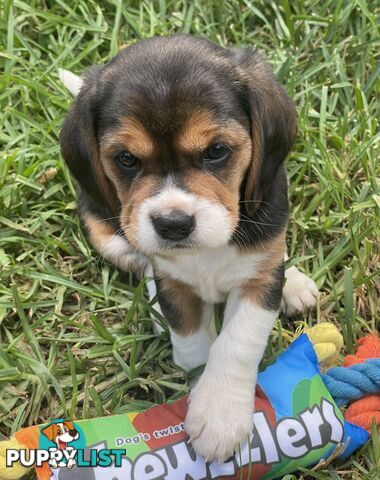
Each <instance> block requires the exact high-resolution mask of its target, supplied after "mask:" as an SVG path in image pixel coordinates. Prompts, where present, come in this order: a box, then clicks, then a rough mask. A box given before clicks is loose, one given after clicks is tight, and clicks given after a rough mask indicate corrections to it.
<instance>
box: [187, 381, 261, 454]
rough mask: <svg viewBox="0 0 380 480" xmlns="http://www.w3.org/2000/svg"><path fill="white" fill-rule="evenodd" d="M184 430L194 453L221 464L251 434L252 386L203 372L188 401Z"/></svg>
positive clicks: (248, 383)
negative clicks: (217, 378)
mask: <svg viewBox="0 0 380 480" xmlns="http://www.w3.org/2000/svg"><path fill="white" fill-rule="evenodd" d="M189 402H190V404H189V410H188V412H187V416H186V419H185V430H186V432H187V433H188V434H189V436H190V442H191V445H192V446H193V448H194V450H195V451H196V452H197V453H198V454H199V455H201V456H203V457H204V458H205V459H206V460H208V461H212V460H216V461H219V462H222V461H224V460H226V459H227V458H229V457H230V456H231V455H233V453H234V451H237V450H238V448H239V445H241V447H242V446H243V445H244V444H245V443H246V442H247V440H248V438H249V436H250V435H251V434H252V430H253V385H252V384H251V383H250V382H247V383H243V384H241V382H237V381H236V380H235V381H234V380H232V381H228V379H225V378H224V379H223V380H222V379H220V381H217V380H216V379H215V378H214V379H213V378H210V375H207V372H205V373H204V374H203V375H202V377H201V378H200V380H199V382H198V383H197V385H196V386H195V387H194V389H193V390H192V392H191V394H190V397H189Z"/></svg>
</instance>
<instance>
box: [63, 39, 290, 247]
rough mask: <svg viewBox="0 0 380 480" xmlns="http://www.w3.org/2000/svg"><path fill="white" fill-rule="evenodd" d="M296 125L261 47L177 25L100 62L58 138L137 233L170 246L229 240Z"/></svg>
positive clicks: (89, 185) (88, 182)
mask: <svg viewBox="0 0 380 480" xmlns="http://www.w3.org/2000/svg"><path fill="white" fill-rule="evenodd" d="M75 124H76V126H75ZM294 131H295V127H294V111H293V107H292V104H291V103H290V101H289V100H288V98H287V97H286V95H285V93H284V92H283V90H282V89H281V88H280V87H279V86H278V84H277V83H276V82H275V80H274V79H273V76H272V75H271V73H270V72H269V70H268V69H267V67H266V65H265V64H264V62H263V60H262V58H261V57H260V56H259V55H258V54H257V52H250V53H249V54H248V53H244V51H235V50H226V49H222V48H220V47H217V46H215V45H214V44H212V43H210V42H207V41H204V40H200V39H195V38H193V37H187V36H176V37H171V38H156V39H152V40H149V41H145V42H140V43H139V44H136V45H133V46H132V47H129V48H127V49H126V50H124V51H123V52H121V53H120V54H119V55H118V56H117V57H115V59H113V60H112V61H111V62H110V63H109V64H107V65H106V66H105V67H103V68H101V69H96V70H93V71H91V72H90V73H89V74H88V75H87V77H86V78H85V82H84V87H83V88H82V91H81V93H80V95H79V97H78V99H77V101H76V103H75V105H74V108H73V110H72V111H71V112H70V114H69V116H68V119H67V120H66V122H65V125H64V128H63V131H62V136H61V143H62V151H63V155H64V157H65V159H66V160H67V161H68V163H69V165H70V166H71V168H72V170H73V172H74V174H75V175H76V176H77V178H78V180H79V181H80V183H81V184H82V186H83V187H84V188H85V190H86V191H87V193H88V194H90V195H91V196H92V197H93V198H94V200H95V201H96V202H98V203H99V202H100V203H102V202H103V204H105V205H106V206H107V208H108V209H109V211H111V212H114V213H115V212H117V214H118V215H119V219H120V226H121V229H122V231H123V233H124V234H125V236H126V237H127V239H128V240H129V242H130V243H131V244H132V245H133V246H134V247H135V248H136V249H137V250H138V251H141V252H143V253H145V254H147V255H151V254H164V255H167V254H170V253H171V252H174V251H176V249H185V248H186V249H189V248H199V247H215V246H219V245H223V244H226V243H228V242H229V241H230V239H231V237H232V235H233V233H234V231H235V229H236V228H237V225H238V222H239V216H240V211H241V208H240V206H241V200H243V201H244V202H248V203H249V202H251V204H252V205H255V204H256V203H259V202H260V200H262V199H263V197H264V195H265V190H266V186H268V184H269V183H270V182H271V181H272V179H273V177H274V176H275V175H276V171H277V169H278V167H279V165H280V163H281V162H282V160H283V159H284V157H285V156H286V154H287V153H288V150H289V148H290V146H291V144H292V142H293V137H294ZM80 136H81V137H80ZM264 160H266V162H264ZM84 177H87V178H84Z"/></svg>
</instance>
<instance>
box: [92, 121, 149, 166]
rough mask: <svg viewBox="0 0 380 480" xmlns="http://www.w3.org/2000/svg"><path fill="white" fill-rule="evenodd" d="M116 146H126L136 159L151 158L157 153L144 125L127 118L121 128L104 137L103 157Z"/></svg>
mask: <svg viewBox="0 0 380 480" xmlns="http://www.w3.org/2000/svg"><path fill="white" fill-rule="evenodd" d="M115 145H120V146H125V149H126V150H128V151H130V152H131V153H132V154H133V155H135V156H136V157H150V156H152V155H153V154H154V152H155V143H154V141H153V139H152V137H151V135H150V134H149V133H148V132H147V131H146V128H145V127H144V125H143V124H142V123H141V122H139V121H138V120H137V119H135V118H129V117H125V118H123V120H122V122H121V126H120V127H119V128H118V129H117V130H115V131H113V132H111V133H108V134H107V135H105V136H104V137H103V141H102V145H101V152H102V154H103V155H107V154H110V153H112V152H113V151H114V148H115Z"/></svg>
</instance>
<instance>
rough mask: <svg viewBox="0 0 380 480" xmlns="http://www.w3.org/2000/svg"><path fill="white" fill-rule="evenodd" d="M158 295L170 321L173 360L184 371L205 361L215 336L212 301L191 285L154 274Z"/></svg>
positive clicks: (163, 310)
mask: <svg viewBox="0 0 380 480" xmlns="http://www.w3.org/2000/svg"><path fill="white" fill-rule="evenodd" d="M156 285H157V297H158V301H159V304H160V307H161V310H162V313H163V314H164V316H165V318H166V320H167V321H168V324H169V331H170V338H171V342H172V346H173V360H174V362H175V363H176V364H177V365H179V366H180V367H182V368H183V369H184V370H186V371H190V370H192V369H193V368H195V367H198V366H199V365H202V364H204V363H206V361H207V358H208V353H209V350H210V346H211V344H212V342H213V341H214V340H215V338H216V330H215V323H214V318H213V305H212V304H207V303H204V302H203V301H202V300H201V299H200V298H199V297H198V295H196V294H195V292H194V290H193V289H192V287H190V286H189V285H186V284H183V283H181V282H179V281H177V280H173V279H171V278H169V277H165V276H162V275H161V276H160V277H159V278H158V277H156Z"/></svg>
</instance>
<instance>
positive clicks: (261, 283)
mask: <svg viewBox="0 0 380 480" xmlns="http://www.w3.org/2000/svg"><path fill="white" fill-rule="evenodd" d="M283 277H284V273H283V265H279V266H278V267H277V268H276V267H274V268H273V269H272V271H267V272H266V273H265V275H263V276H262V277H261V278H258V279H254V280H251V281H249V282H247V283H246V284H245V285H242V286H241V287H240V288H238V289H233V290H232V291H231V292H230V294H229V296H228V299H227V305H226V312H225V320H224V324H223V329H222V332H221V333H220V335H219V337H218V338H217V339H216V340H215V342H214V343H213V345H212V346H211V349H210V353H209V358H208V361H207V365H206V368H205V371H204V373H203V375H202V376H201V378H200V380H199V382H198V383H197V385H196V386H195V388H194V389H193V390H192V392H191V394H190V405H189V410H188V413H187V417H186V420H185V429H186V431H187V432H188V434H189V435H190V439H191V442H192V445H193V447H194V448H195V450H196V451H197V452H198V453H199V454H201V455H203V456H204V457H205V458H206V459H208V460H214V459H216V460H219V461H222V460H225V459H226V458H228V457H229V456H230V455H232V454H233V452H234V450H236V449H237V448H238V446H239V444H244V443H245V442H246V441H247V439H248V436H249V435H251V434H252V429H253V402H254V390H255V385H256V378H257V371H258V366H259V363H260V361H261V359H262V356H263V354H264V351H265V348H266V345H267V342H268V337H269V335H270V332H271V331H272V328H273V324H274V321H275V319H276V317H277V314H278V310H279V306H280V301H281V290H282V282H283Z"/></svg>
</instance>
